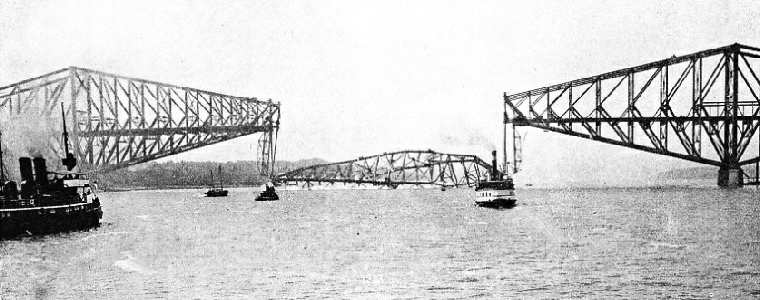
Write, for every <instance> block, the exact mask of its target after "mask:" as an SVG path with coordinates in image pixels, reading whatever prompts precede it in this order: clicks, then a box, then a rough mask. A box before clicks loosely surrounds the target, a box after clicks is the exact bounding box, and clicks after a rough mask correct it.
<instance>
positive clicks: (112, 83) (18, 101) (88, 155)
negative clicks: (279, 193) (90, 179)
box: [0, 67, 280, 170]
mask: <svg viewBox="0 0 760 300" xmlns="http://www.w3.org/2000/svg"><path fill="white" fill-rule="evenodd" d="M60 103H64V106H65V111H66V118H67V122H66V123H67V124H68V125H69V131H70V132H71V137H72V138H73V142H72V143H73V145H72V146H73V148H74V151H75V154H76V155H77V157H78V159H79V161H80V163H83V164H84V165H86V166H88V167H87V168H86V169H90V170H92V169H94V168H103V167H106V168H111V169H113V168H120V167H126V166H130V165H134V164H138V163H142V162H146V161H149V160H152V159H156V158H160V157H164V156H167V155H172V154H176V153H180V152H184V151H188V150H191V149H195V148H198V147H202V146H205V145H210V144H214V143H218V142H222V141H225V140H228V139H232V138H235V137H239V136H243V135H249V134H254V133H265V135H267V138H266V139H265V140H266V143H267V145H265V146H266V147H267V149H266V150H265V151H262V153H265V154H266V155H264V157H261V158H260V160H261V161H262V164H263V165H265V166H270V165H272V164H271V162H269V160H274V151H273V149H274V146H273V144H274V143H275V140H276V132H277V130H278V128H279V122H280V104H279V103H273V102H272V101H271V100H269V101H260V100H257V99H256V98H246V97H234V96H228V95H224V94H219V93H214V92H209V91H204V90H200V89H194V88H188V87H180V86H176V85H171V84H165V83H160V82H155V81H150V80H145V79H139V78H130V77H124V76H119V75H114V74H109V73H105V72H100V71H94V70H89V69H83V68H77V67H70V68H66V69H61V70H58V71H55V72H51V73H48V74H45V75H42V76H39V77H35V78H31V79H27V80H24V81H21V82H18V83H15V84H12V85H9V86H5V87H2V88H0V114H5V115H8V116H11V117H13V116H20V117H21V118H19V119H17V122H35V121H36V120H38V119H40V120H45V119H53V120H57V121H55V122H48V123H46V124H45V126H46V127H47V128H45V130H46V133H47V135H48V136H49V138H47V139H46V141H45V142H46V143H47V144H46V145H40V147H41V148H50V149H54V150H55V152H56V155H58V156H61V152H62V151H61V146H60V138H59V137H60V134H61V131H62V129H61V127H60V123H61V122H60V118H59V117H58V116H60V111H59V110H60V109H59V107H60ZM259 146H260V147H261V145H259ZM27 155H28V154H27Z"/></svg>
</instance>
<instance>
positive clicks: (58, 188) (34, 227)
mask: <svg viewBox="0 0 760 300" xmlns="http://www.w3.org/2000/svg"><path fill="white" fill-rule="evenodd" d="M63 126H64V129H63V140H64V141H63V142H64V143H63V144H64V147H65V150H64V155H65V158H63V159H61V163H62V165H63V167H65V170H63V171H49V170H48V168H47V161H46V160H45V158H43V157H34V158H31V157H20V158H18V162H19V171H20V173H21V174H20V175H21V177H20V178H21V180H20V182H19V183H17V182H16V181H12V180H10V178H9V177H8V176H7V175H8V174H6V170H5V163H4V158H5V157H4V156H3V151H2V133H1V132H0V185H1V186H0V187H1V190H2V193H0V238H12V237H16V236H19V235H24V234H27V235H38V234H45V233H56V232H65V231H71V230H81V229H87V228H92V227H97V226H98V225H99V224H100V218H101V217H102V216H103V211H102V210H101V207H100V200H99V198H98V197H97V195H95V191H93V190H92V188H91V185H90V180H89V178H88V174H86V173H79V172H73V171H72V170H74V168H75V167H76V165H77V160H76V158H75V157H74V155H73V154H72V153H70V152H69V145H68V143H69V140H68V133H67V132H66V123H65V118H64V125H63Z"/></svg>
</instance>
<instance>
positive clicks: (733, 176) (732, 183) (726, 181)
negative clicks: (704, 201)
mask: <svg viewBox="0 0 760 300" xmlns="http://www.w3.org/2000/svg"><path fill="white" fill-rule="evenodd" d="M743 185H744V173H743V172H742V170H741V168H738V167H736V168H728V167H720V169H719V170H718V186H721V187H741V186H743Z"/></svg>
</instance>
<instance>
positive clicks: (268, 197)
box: [256, 183, 280, 201]
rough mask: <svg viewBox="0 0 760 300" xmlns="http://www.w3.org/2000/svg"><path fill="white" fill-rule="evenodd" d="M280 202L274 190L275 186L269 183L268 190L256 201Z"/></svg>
mask: <svg viewBox="0 0 760 300" xmlns="http://www.w3.org/2000/svg"><path fill="white" fill-rule="evenodd" d="M276 200H280V197H279V196H277V192H276V191H275V190H274V185H270V184H269V183H267V185H266V188H265V189H264V191H263V192H261V193H260V194H259V195H258V196H256V201H276Z"/></svg>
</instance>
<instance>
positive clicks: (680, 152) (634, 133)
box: [504, 44, 760, 169]
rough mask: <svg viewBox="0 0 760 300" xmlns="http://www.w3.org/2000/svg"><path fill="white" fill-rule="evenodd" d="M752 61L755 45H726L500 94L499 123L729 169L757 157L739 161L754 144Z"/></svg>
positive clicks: (755, 66) (757, 106) (757, 118)
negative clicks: (704, 143)
mask: <svg viewBox="0 0 760 300" xmlns="http://www.w3.org/2000/svg"><path fill="white" fill-rule="evenodd" d="M758 59H760V49H758V48H754V47H749V46H745V45H740V44H733V45H730V46H726V47H721V48H716V49H710V50H705V51H701V52H697V53H693V54H689V55H684V56H678V57H677V56H673V57H672V58H669V59H664V60H660V61H656V62H652V63H648V64H644V65H640V66H636V67H632V68H627V69H621V70H617V71H613V72H609V73H604V74H601V75H597V76H592V77H586V78H581V79H577V80H572V81H568V82H565V83H561V84H556V85H552V86H547V87H543V88H537V89H533V90H530V91H526V92H522V93H517V94H511V95H508V94H507V93H504V102H505V105H506V106H507V107H509V108H510V110H511V116H510V114H509V113H508V112H506V111H505V116H504V122H505V123H515V125H518V126H533V127H538V128H542V129H544V130H548V131H552V132H558V133H562V134H566V135H571V136H578V137H585V138H589V139H594V140H598V141H601V142H604V143H608V144H614V145H621V146H626V147H630V148H634V149H638V150H642V151H647V152H651V153H657V154H662V155H668V156H672V157H677V158H681V159H686V160H691V161H695V162H699V163H705V164H711V165H716V166H721V167H726V168H734V169H735V168H738V167H739V166H741V165H744V164H748V163H754V162H756V161H758V160H760V154H757V155H756V156H752V157H750V158H747V159H745V160H742V155H744V154H745V153H747V152H746V150H747V149H748V148H749V147H750V145H752V146H753V147H755V148H757V149H760V142H758V139H753V137H754V136H755V135H756V134H757V131H758V130H757V129H758V127H760V96H759V95H760V78H758V75H757V73H758V71H759V70H760V60H758ZM573 125H580V126H573ZM705 137H706V138H707V139H708V141H709V142H710V144H711V145H712V147H702V140H703V138H705ZM759 138H760V136H759ZM753 141H754V142H753ZM674 145H676V146H674ZM754 152H757V151H753V153H754Z"/></svg>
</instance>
